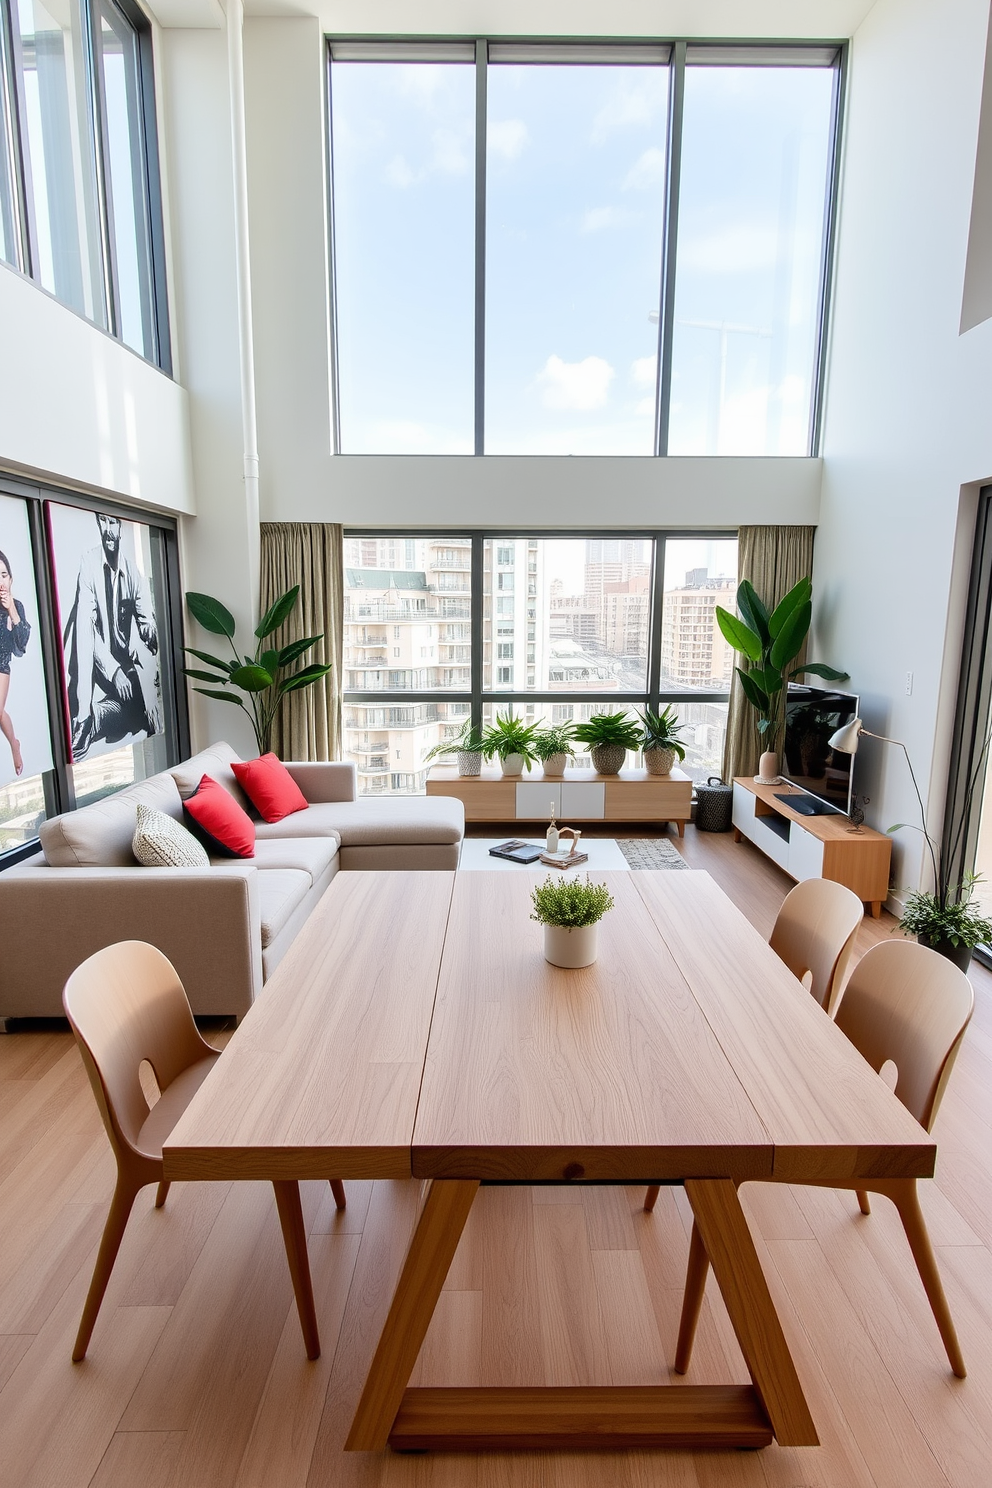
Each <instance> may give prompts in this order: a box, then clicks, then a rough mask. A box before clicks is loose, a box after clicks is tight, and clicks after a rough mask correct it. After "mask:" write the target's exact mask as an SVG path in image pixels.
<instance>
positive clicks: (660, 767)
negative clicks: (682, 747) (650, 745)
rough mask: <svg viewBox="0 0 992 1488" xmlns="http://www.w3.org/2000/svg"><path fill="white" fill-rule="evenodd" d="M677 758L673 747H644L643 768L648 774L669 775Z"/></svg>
mask: <svg viewBox="0 0 992 1488" xmlns="http://www.w3.org/2000/svg"><path fill="white" fill-rule="evenodd" d="M677 759H678V755H677V754H676V753H675V750H674V749H657V748H656V749H645V751H644V768H645V769H646V770H647V772H648V774H649V775H671V773H672V768H673V766H674V764H675V761H676V760H677Z"/></svg>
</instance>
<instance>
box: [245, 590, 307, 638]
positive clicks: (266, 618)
mask: <svg viewBox="0 0 992 1488" xmlns="http://www.w3.org/2000/svg"><path fill="white" fill-rule="evenodd" d="M299 594H300V586H299V584H294V585H293V587H292V589H287V590H286V593H285V594H280V596H279V598H278V599H277V600H276V602H275V604H272V605H270V606H269V608H268V609H267V610H266V612H265V614H264V615H263V616H262V618H261V620H259V622H258V624H257V625H256V626H255V634H256V635H257V636H258V639H259V640H260V641H264V639H265V637H266V636H267V635H271V634H272V632H273V631H274V630H278V629H279V626H280V625H281V624H282V623H283V621H284V620H288V618H289V616H290V615H291V614H292V613H293V610H294V608H295V606H296V601H297V599H298V598H299Z"/></svg>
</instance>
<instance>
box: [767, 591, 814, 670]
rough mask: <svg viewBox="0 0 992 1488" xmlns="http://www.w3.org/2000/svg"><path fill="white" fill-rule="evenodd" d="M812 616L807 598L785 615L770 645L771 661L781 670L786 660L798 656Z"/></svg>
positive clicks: (811, 608)
mask: <svg viewBox="0 0 992 1488" xmlns="http://www.w3.org/2000/svg"><path fill="white" fill-rule="evenodd" d="M812 618H813V606H812V605H811V604H810V602H809V600H808V599H805V600H803V602H802V603H801V604H798V605H797V606H796V608H795V609H794V610H793V611H792V613H791V614H789V615H787V616H786V618H785V621H784V623H783V625H782V629H781V630H780V631H779V633H778V636H777V637H776V639H775V644H774V645H773V646H772V654H771V663H772V666H773V667H776V668H777V669H778V670H779V671H781V669H782V667H784V666H785V664H786V662H788V661H791V660H792V658H793V657H794V656H798V655H799V653H800V651H801V650H802V648H803V641H804V640H805V639H806V633H807V631H808V630H809V623H810V621H811V620H812Z"/></svg>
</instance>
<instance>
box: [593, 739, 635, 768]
mask: <svg viewBox="0 0 992 1488" xmlns="http://www.w3.org/2000/svg"><path fill="white" fill-rule="evenodd" d="M589 753H590V754H591V755H592V763H593V769H594V770H595V771H596V774H597V775H619V774H620V771H621V770H622V769H623V762H624V760H625V759H626V758H627V751H626V749H624V747H623V745H622V744H596V745H594V746H593V748H592V749H590V751H589Z"/></svg>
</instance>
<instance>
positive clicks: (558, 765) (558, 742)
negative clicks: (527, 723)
mask: <svg viewBox="0 0 992 1488" xmlns="http://www.w3.org/2000/svg"><path fill="white" fill-rule="evenodd" d="M574 737H575V725H574V724H571V723H555V724H549V725H548V726H547V727H546V728H539V729H538V731H537V733H536V734H535V736H534V758H535V759H536V760H540V762H541V764H542V766H543V767H544V773H545V775H564V773H565V768H566V766H567V764H568V762H569V760H570V759H574V758H575V750H574V749H573V747H572V740H573V739H574Z"/></svg>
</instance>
